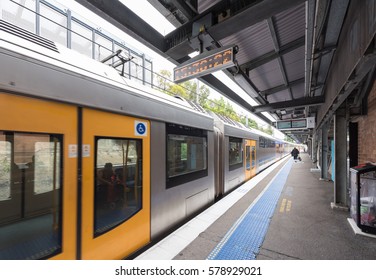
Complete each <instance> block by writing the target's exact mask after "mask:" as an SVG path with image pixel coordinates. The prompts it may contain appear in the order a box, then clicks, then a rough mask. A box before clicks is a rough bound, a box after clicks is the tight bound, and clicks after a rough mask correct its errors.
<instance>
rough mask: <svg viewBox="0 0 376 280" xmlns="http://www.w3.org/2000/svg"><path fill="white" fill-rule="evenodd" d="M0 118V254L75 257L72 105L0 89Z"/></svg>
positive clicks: (5, 256) (74, 118)
mask: <svg viewBox="0 0 376 280" xmlns="http://www.w3.org/2000/svg"><path fill="white" fill-rule="evenodd" d="M0 119H1V123H0V259H40V258H55V259H72V258H75V256H76V253H75V249H76V191H77V186H76V178H77V165H76V163H77V160H76V159H75V158H74V157H71V156H69V152H68V151H69V147H72V146H74V145H75V143H76V142H77V126H76V124H77V109H76V108H75V107H74V106H69V105H62V104H56V103H53V102H48V101H42V100H37V99H32V98H27V97H21V96H15V95H10V94H6V93H0ZM56 124H59V125H56Z"/></svg>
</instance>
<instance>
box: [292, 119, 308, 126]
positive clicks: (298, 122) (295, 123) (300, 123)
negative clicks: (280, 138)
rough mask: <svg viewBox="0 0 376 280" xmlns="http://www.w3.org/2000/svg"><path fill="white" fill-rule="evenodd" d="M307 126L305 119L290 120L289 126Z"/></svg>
mask: <svg viewBox="0 0 376 280" xmlns="http://www.w3.org/2000/svg"><path fill="white" fill-rule="evenodd" d="M306 127H307V120H306V119H302V120H292V121H291V128H306Z"/></svg>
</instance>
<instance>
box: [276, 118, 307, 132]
mask: <svg viewBox="0 0 376 280" xmlns="http://www.w3.org/2000/svg"><path fill="white" fill-rule="evenodd" d="M306 128H307V119H295V120H294V119H292V120H285V121H278V122H277V129H279V130H292V129H306Z"/></svg>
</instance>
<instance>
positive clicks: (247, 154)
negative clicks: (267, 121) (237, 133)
mask: <svg viewBox="0 0 376 280" xmlns="http://www.w3.org/2000/svg"><path fill="white" fill-rule="evenodd" d="M245 167H246V169H247V170H251V147H250V146H246V147H245Z"/></svg>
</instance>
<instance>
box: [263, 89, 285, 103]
mask: <svg viewBox="0 0 376 280" xmlns="http://www.w3.org/2000/svg"><path fill="white" fill-rule="evenodd" d="M267 100H268V101H269V102H270V103H274V102H282V101H289V100H291V96H290V92H289V91H288V90H287V89H286V90H283V91H279V92H277V93H274V94H271V95H268V98H267Z"/></svg>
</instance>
